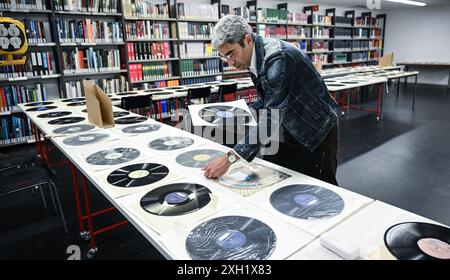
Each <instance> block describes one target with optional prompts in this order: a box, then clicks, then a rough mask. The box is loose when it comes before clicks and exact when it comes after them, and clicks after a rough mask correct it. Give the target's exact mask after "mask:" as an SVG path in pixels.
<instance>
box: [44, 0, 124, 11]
mask: <svg viewBox="0 0 450 280" xmlns="http://www.w3.org/2000/svg"><path fill="white" fill-rule="evenodd" d="M53 3H54V5H55V10H57V11H75V12H99V13H118V12H120V11H119V10H118V8H119V6H120V4H119V1H117V0H53Z"/></svg>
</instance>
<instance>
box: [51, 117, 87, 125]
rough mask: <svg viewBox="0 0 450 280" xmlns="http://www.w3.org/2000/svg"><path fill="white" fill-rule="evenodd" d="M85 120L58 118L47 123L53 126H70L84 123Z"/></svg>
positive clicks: (81, 118) (79, 118)
mask: <svg viewBox="0 0 450 280" xmlns="http://www.w3.org/2000/svg"><path fill="white" fill-rule="evenodd" d="M84 120H85V118H83V117H65V118H59V119H54V120H51V121H49V122H48V123H49V124H54V125H61V124H71V123H77V122H82V121H84Z"/></svg>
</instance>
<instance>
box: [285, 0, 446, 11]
mask: <svg viewBox="0 0 450 280" xmlns="http://www.w3.org/2000/svg"><path fill="white" fill-rule="evenodd" d="M278 1H281V2H283V0H278ZM416 1H420V2H424V3H427V6H437V5H445V4H447V5H450V0H416ZM284 2H285V0H284ZM298 2H301V3H305V4H323V5H329V6H335V7H348V8H362V7H365V8H367V0H299V1H298ZM412 7H417V6H411V5H405V4H400V3H393V2H388V1H384V0H381V9H382V10H391V9H404V8H412Z"/></svg>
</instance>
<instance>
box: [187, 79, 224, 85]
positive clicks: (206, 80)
mask: <svg viewBox="0 0 450 280" xmlns="http://www.w3.org/2000/svg"><path fill="white" fill-rule="evenodd" d="M215 80H216V78H215V77H198V78H191V79H183V80H182V81H181V84H182V85H192V84H202V83H207V82H213V81H215Z"/></svg>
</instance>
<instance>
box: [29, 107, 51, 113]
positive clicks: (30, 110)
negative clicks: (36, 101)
mask: <svg viewBox="0 0 450 280" xmlns="http://www.w3.org/2000/svg"><path fill="white" fill-rule="evenodd" d="M56 108H58V107H56V106H38V107H33V108H30V109H26V110H25V111H27V112H38V111H47V110H52V109H56Z"/></svg>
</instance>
